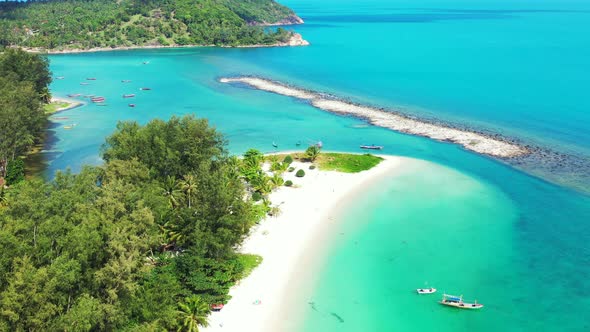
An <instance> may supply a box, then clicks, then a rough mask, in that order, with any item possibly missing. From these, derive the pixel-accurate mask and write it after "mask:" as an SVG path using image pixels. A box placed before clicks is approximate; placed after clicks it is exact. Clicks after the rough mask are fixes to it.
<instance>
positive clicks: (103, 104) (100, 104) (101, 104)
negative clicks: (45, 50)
mask: <svg viewBox="0 0 590 332" xmlns="http://www.w3.org/2000/svg"><path fill="white" fill-rule="evenodd" d="M96 106H109V104H105V103H98V104H96Z"/></svg>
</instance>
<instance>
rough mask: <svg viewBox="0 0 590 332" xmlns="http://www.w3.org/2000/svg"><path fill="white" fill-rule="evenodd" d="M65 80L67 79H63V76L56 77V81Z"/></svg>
mask: <svg viewBox="0 0 590 332" xmlns="http://www.w3.org/2000/svg"><path fill="white" fill-rule="evenodd" d="M64 78H65V77H63V76H58V77H56V78H55V79H56V80H63V79H64Z"/></svg>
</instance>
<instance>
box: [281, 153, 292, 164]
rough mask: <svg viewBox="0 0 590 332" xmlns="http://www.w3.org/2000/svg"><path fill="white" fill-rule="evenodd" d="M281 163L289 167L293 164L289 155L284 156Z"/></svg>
mask: <svg viewBox="0 0 590 332" xmlns="http://www.w3.org/2000/svg"><path fill="white" fill-rule="evenodd" d="M283 162H284V163H285V164H289V165H290V164H291V163H292V162H293V157H291V155H290V154H288V155H286V156H285V159H283Z"/></svg>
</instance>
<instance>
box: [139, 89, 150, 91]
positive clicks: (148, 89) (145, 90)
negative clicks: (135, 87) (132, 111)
mask: <svg viewBox="0 0 590 332" xmlns="http://www.w3.org/2000/svg"><path fill="white" fill-rule="evenodd" d="M151 89H152V88H139V90H142V91H149V90H151Z"/></svg>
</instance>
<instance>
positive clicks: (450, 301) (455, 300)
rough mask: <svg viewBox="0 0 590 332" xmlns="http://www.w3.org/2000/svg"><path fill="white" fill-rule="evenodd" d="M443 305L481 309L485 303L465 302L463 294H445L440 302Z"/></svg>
mask: <svg viewBox="0 0 590 332" xmlns="http://www.w3.org/2000/svg"><path fill="white" fill-rule="evenodd" d="M438 303H440V304H442V305H446V306H449V307H453V308H458V309H481V308H483V304H480V303H477V301H474V302H473V303H467V302H463V295H461V296H455V295H449V294H443V298H442V300H441V301H440V302H438Z"/></svg>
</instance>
